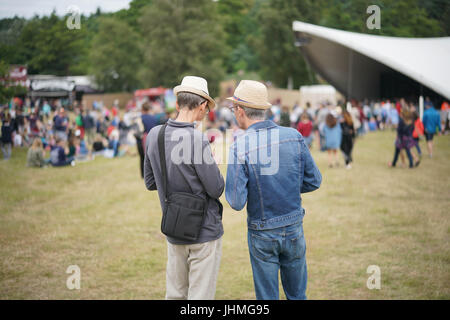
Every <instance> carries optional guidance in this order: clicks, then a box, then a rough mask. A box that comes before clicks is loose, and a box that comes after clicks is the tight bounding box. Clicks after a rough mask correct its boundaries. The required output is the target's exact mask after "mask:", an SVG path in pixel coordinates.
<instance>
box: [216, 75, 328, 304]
mask: <svg viewBox="0 0 450 320" xmlns="http://www.w3.org/2000/svg"><path fill="white" fill-rule="evenodd" d="M228 99H229V100H231V101H232V102H233V112H234V115H235V117H236V120H237V123H238V125H239V127H241V128H242V129H245V130H246V132H245V134H244V135H242V136H240V137H238V138H237V139H236V141H235V142H234V143H233V144H232V146H231V147H230V153H229V163H228V169H227V180H226V187H225V195H226V199H227V201H228V203H229V204H230V206H231V207H232V208H233V209H235V210H242V209H243V207H244V206H245V203H247V213H248V218H247V224H248V247H249V252H250V261H251V265H252V270H253V281H254V285H255V292H256V298H257V299H271V300H275V299H279V292H278V271H279V270H280V272H281V281H282V284H283V289H284V292H285V294H286V297H287V298H288V299H306V295H305V291H306V282H307V271H306V258H305V253H306V245H305V239H304V236H303V224H302V221H303V216H304V214H305V210H304V209H303V208H302V205H301V197H300V193H305V192H310V191H314V190H316V189H318V188H319V186H320V184H321V182H322V176H321V174H320V172H319V170H318V168H317V166H316V164H315V163H314V160H313V158H312V157H311V154H310V152H309V149H308V147H307V146H306V144H305V141H304V139H303V137H302V135H301V134H300V133H299V132H297V130H295V129H292V128H284V127H280V126H278V125H277V124H275V123H274V122H272V121H269V120H266V121H264V112H265V109H267V108H269V107H270V103H268V102H267V89H266V87H265V86H264V85H263V84H262V83H259V82H256V81H250V80H242V81H241V82H240V83H239V86H238V87H237V88H236V90H235V92H234V96H233V97H230V98H228Z"/></svg>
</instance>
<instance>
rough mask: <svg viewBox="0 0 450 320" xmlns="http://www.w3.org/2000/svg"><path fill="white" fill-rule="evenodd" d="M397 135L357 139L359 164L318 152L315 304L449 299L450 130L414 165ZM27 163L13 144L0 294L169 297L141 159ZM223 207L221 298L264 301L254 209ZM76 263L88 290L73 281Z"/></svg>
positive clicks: (312, 206)
mask: <svg viewBox="0 0 450 320" xmlns="http://www.w3.org/2000/svg"><path fill="white" fill-rule="evenodd" d="M394 137H395V135H394V132H378V133H369V134H368V135H366V136H365V137H363V138H361V139H359V140H358V141H357V144H356V146H355V150H354V160H355V163H354V166H353V169H352V170H345V169H344V168H343V166H342V165H341V167H340V168H337V169H336V168H334V169H329V168H328V167H327V157H326V154H325V153H320V152H318V151H317V150H313V156H314V158H315V159H316V161H317V163H318V166H319V168H320V169H321V172H322V175H323V183H322V187H321V188H320V189H319V190H318V191H316V192H313V193H310V194H305V195H304V196H303V205H304V207H305V208H306V211H307V213H306V216H305V219H304V231H305V237H306V243H307V262H308V276H309V277H308V289H307V296H308V298H309V299H450V216H449V214H450V210H449V208H450V161H449V160H450V136H438V137H436V138H435V151H434V158H433V159H429V158H428V157H427V156H424V157H423V160H422V163H421V165H420V166H419V167H418V168H417V169H413V170H410V169H406V168H405V169H403V168H401V167H397V168H395V169H391V168H388V167H387V163H388V161H390V160H391V159H392V156H393V151H394V150H393V148H394V147H393V142H394ZM421 145H422V149H425V143H424V142H422V143H421ZM425 153H426V151H425ZM25 158H26V150H20V149H19V150H18V149H14V150H13V158H12V159H11V160H10V161H1V160H0V299H164V295H165V266H166V241H165V238H164V237H163V235H162V234H161V232H160V219H161V211H160V205H159V200H158V198H157V194H156V192H149V191H147V190H146V189H145V186H144V183H143V181H142V180H141V178H140V174H139V171H138V158H137V157H130V156H128V157H123V158H119V159H113V160H112V159H104V158H96V159H95V160H94V161H91V162H85V163H79V164H77V165H76V166H75V167H66V168H46V169H30V168H26V167H25ZM341 164H342V161H341ZM221 170H222V173H223V174H224V175H225V166H224V165H221ZM222 202H223V203H224V215H223V223H224V229H225V234H224V237H223V253H222V263H221V267H220V272H219V279H218V284H217V293H216V298H217V299H254V298H255V295H254V291H253V281H252V273H251V267H250V261H249V256H248V250H247V242H246V239H247V238H246V213H245V210H244V211H242V212H235V211H233V210H232V209H231V208H230V207H229V205H228V204H227V203H226V200H225V196H224V195H223V196H222ZM70 265H78V266H79V267H80V270H81V289H80V290H69V289H67V287H66V280H67V277H69V274H66V270H67V268H68V266H70ZM369 265H377V266H379V267H380V270H381V289H379V290H376V289H375V290H369V289H368V288H367V286H366V281H367V279H368V277H369V274H367V273H366V270H367V267H368V266H369ZM283 297H284V296H281V298H283Z"/></svg>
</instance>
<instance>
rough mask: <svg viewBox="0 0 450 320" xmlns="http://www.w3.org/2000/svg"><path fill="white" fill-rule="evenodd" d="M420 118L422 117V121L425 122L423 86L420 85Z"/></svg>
mask: <svg viewBox="0 0 450 320" xmlns="http://www.w3.org/2000/svg"><path fill="white" fill-rule="evenodd" d="M419 116H420V120H423V86H422V84H420V96H419Z"/></svg>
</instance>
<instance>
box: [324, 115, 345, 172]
mask: <svg viewBox="0 0 450 320" xmlns="http://www.w3.org/2000/svg"><path fill="white" fill-rule="evenodd" d="M323 134H324V137H325V149H326V150H327V152H328V167H330V168H333V165H334V166H336V167H338V166H339V161H338V158H337V150H338V149H339V147H340V146H341V140H342V129H341V126H340V125H338V123H337V119H336V117H335V116H334V115H332V114H331V113H329V114H327V117H326V118H325V126H324V128H323Z"/></svg>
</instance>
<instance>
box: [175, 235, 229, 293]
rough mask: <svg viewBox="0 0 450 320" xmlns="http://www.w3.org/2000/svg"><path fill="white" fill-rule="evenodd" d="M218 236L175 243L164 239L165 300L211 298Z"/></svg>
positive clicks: (218, 251) (218, 254) (217, 260)
mask: <svg viewBox="0 0 450 320" xmlns="http://www.w3.org/2000/svg"><path fill="white" fill-rule="evenodd" d="M221 256H222V238H220V239H217V240H214V241H209V242H205V243H198V244H190V245H175V244H171V243H170V242H168V241H167V269H166V300H186V299H188V300H213V299H214V296H215V294H216V283H217V276H218V274H219V266H220V258H221Z"/></svg>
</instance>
